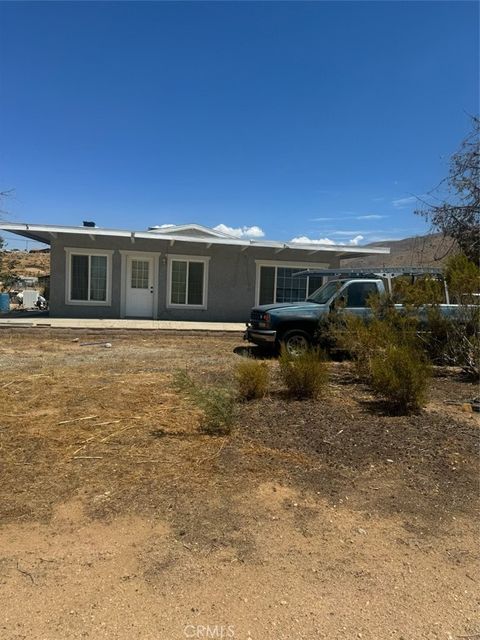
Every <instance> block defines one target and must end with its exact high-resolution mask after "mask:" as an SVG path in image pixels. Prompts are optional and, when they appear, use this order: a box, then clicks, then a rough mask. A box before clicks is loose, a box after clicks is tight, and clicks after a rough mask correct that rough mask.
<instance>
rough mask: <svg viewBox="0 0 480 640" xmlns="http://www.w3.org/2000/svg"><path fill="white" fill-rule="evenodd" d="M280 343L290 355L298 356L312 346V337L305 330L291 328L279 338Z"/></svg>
mask: <svg viewBox="0 0 480 640" xmlns="http://www.w3.org/2000/svg"><path fill="white" fill-rule="evenodd" d="M280 343H281V345H283V347H284V348H285V349H286V351H287V353H288V354H289V355H291V356H299V355H302V353H305V351H308V349H310V347H311V346H312V338H311V336H310V335H309V334H308V333H307V332H306V331H301V330H300V329H291V330H290V331H286V332H285V333H284V334H283V336H282V337H281V339H280Z"/></svg>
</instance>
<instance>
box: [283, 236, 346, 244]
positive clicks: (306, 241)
mask: <svg viewBox="0 0 480 640" xmlns="http://www.w3.org/2000/svg"><path fill="white" fill-rule="evenodd" d="M290 242H294V243H295V244H335V242H334V241H333V240H330V238H319V239H318V240H314V239H313V238H309V237H308V236H298V237H297V238H292V239H291V240H290Z"/></svg>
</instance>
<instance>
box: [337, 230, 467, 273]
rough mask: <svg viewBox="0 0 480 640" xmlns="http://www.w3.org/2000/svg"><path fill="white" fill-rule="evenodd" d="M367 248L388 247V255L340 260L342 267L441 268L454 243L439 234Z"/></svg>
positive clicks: (382, 243)
mask: <svg viewBox="0 0 480 640" xmlns="http://www.w3.org/2000/svg"><path fill="white" fill-rule="evenodd" d="M366 246H367V247H390V255H387V256H386V255H377V256H375V255H373V256H365V257H361V258H348V259H346V260H342V266H343V267H441V266H442V264H443V263H444V262H445V260H446V259H447V258H448V256H449V255H451V254H452V253H454V252H455V251H456V244H455V241H454V240H452V239H451V238H446V237H444V236H443V235H442V234H441V233H435V234H430V235H426V236H413V237H412V238H404V239H403V240H386V241H384V242H374V243H372V244H369V245H366Z"/></svg>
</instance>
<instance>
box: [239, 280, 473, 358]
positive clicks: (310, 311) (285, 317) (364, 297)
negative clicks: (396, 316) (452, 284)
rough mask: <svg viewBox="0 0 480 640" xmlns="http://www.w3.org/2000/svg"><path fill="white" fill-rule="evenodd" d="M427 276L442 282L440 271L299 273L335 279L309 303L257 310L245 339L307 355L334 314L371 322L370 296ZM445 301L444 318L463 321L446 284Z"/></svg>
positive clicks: (276, 305) (268, 306) (305, 301)
mask: <svg viewBox="0 0 480 640" xmlns="http://www.w3.org/2000/svg"><path fill="white" fill-rule="evenodd" d="M426 274H429V275H430V276H431V277H435V278H437V279H439V280H442V272H441V270H440V269H422V268H408V269H407V268H398V269H393V268H392V269H384V270H375V271H373V270H372V271H359V270H354V269H321V270H309V271H302V272H299V273H298V274H296V275H298V276H305V275H315V276H319V275H321V276H323V277H334V279H332V280H329V281H328V282H326V283H325V284H324V285H323V286H322V287H320V289H317V290H316V291H315V292H314V293H313V294H312V295H310V296H309V297H308V298H307V300H303V301H301V302H286V303H279V304H266V305H260V306H257V307H254V308H253V309H252V312H251V315H250V320H249V321H248V322H247V328H246V331H245V334H244V339H245V340H248V341H249V342H252V343H253V344H256V345H259V346H262V347H269V348H272V349H273V348H278V347H279V346H280V345H281V344H283V345H284V346H285V348H286V349H287V351H288V352H289V353H292V354H293V353H298V352H300V351H304V350H305V349H307V348H308V347H310V346H311V345H312V344H314V342H315V341H316V340H318V339H319V337H321V336H319V330H321V324H322V320H327V319H328V315H329V314H331V313H332V312H333V311H337V312H338V311H340V312H341V313H350V314H355V315H357V316H360V317H362V318H364V319H365V320H368V318H369V317H370V316H371V315H372V309H371V308H370V307H369V305H368V298H369V297H370V296H372V295H373V294H377V295H382V294H385V293H387V291H388V292H390V293H391V291H392V280H393V279H394V278H395V277H398V276H408V277H411V278H415V277H418V276H425V275H426ZM445 299H446V302H447V304H441V305H439V309H440V312H441V313H442V315H444V316H445V317H450V318H460V307H459V305H455V304H449V296H448V290H447V287H446V284H445ZM395 306H396V308H398V309H399V310H401V309H402V305H395ZM424 309H426V307H425V308H424ZM420 313H421V310H420ZM422 315H423V314H422ZM425 318H426V313H425Z"/></svg>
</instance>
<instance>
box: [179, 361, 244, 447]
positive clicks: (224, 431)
mask: <svg viewBox="0 0 480 640" xmlns="http://www.w3.org/2000/svg"><path fill="white" fill-rule="evenodd" d="M173 384H174V387H175V388H176V389H177V391H181V392H183V393H184V394H185V395H186V396H187V398H188V399H189V400H190V401H191V402H192V403H193V404H194V405H195V406H196V407H198V408H199V409H200V410H201V412H202V417H201V419H200V429H201V431H203V433H208V434H210V435H228V434H229V433H230V431H231V429H232V425H233V422H234V417H235V399H234V397H233V393H232V391H231V389H230V388H228V387H206V386H205V387H202V386H200V385H198V384H197V383H196V382H195V381H194V380H193V379H192V378H191V376H189V374H188V373H187V372H186V371H177V372H176V374H175V376H174V380H173Z"/></svg>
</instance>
